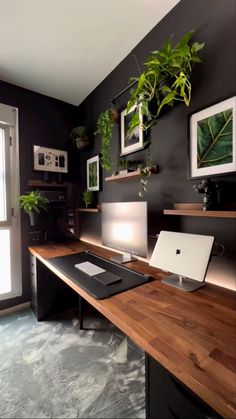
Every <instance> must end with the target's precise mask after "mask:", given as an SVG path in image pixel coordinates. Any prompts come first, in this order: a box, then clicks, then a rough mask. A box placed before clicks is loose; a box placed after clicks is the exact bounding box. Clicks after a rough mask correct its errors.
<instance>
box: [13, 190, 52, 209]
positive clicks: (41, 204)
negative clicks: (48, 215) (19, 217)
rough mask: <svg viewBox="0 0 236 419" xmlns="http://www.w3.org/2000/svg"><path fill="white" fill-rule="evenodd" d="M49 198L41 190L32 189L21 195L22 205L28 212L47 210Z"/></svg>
mask: <svg viewBox="0 0 236 419" xmlns="http://www.w3.org/2000/svg"><path fill="white" fill-rule="evenodd" d="M48 202H49V201H48V199H47V198H45V197H44V196H43V195H42V193H41V192H40V191H32V192H29V193H28V194H25V195H21V196H20V197H19V204H20V207H21V208H23V210H24V211H25V213H26V214H29V213H30V212H37V213H38V214H39V213H40V211H41V210H44V211H47V204H48Z"/></svg>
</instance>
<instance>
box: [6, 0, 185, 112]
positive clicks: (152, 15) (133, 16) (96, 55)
mask: <svg viewBox="0 0 236 419" xmlns="http://www.w3.org/2000/svg"><path fill="white" fill-rule="evenodd" d="M178 1H179V0H0V16H1V21H0V40H1V42H0V79H1V80H4V81H7V82H9V83H13V84H16V85H18V86H22V87H25V88H27V89H31V90H34V91H36V92H39V93H43V94H45V95H48V96H52V97H54V98H57V99H61V100H64V101H65V102H68V103H72V104H74V105H78V104H80V103H81V102H82V101H83V99H84V98H85V97H86V96H87V95H88V94H89V93H90V92H91V91H92V90H93V89H94V88H95V87H96V86H97V85H98V84H99V83H100V82H101V81H102V80H103V79H104V78H105V77H106V76H107V75H108V74H109V73H110V72H111V71H112V70H113V69H114V68H115V67H116V66H117V65H118V64H119V63H120V62H121V61H122V59H123V58H125V57H126V55H127V54H128V53H129V52H130V51H131V50H132V49H133V48H134V47H135V45H137V44H138V42H139V41H141V39H142V38H143V37H144V36H145V35H146V34H147V33H148V32H149V31H150V30H151V29H152V28H153V27H154V26H155V25H156V24H157V23H158V22H159V21H160V20H161V19H162V18H163V16H165V15H166V14H167V13H168V12H169V11H170V10H171V9H172V8H173V7H174V6H175V5H176V4H177V3H178Z"/></svg>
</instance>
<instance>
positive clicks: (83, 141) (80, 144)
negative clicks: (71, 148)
mask: <svg viewBox="0 0 236 419" xmlns="http://www.w3.org/2000/svg"><path fill="white" fill-rule="evenodd" d="M74 145H75V147H76V148H77V150H79V151H81V150H84V149H85V148H87V147H88V146H89V145H90V141H89V137H87V136H86V137H78V138H75V139H74Z"/></svg>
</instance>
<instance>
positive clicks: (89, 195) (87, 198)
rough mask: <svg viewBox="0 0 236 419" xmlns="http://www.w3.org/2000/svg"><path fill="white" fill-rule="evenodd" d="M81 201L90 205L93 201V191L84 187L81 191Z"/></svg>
mask: <svg viewBox="0 0 236 419" xmlns="http://www.w3.org/2000/svg"><path fill="white" fill-rule="evenodd" d="M83 201H84V202H85V204H86V205H91V204H92V203H93V201H94V193H93V192H92V191H89V190H88V189H86V190H85V191H84V193H83Z"/></svg>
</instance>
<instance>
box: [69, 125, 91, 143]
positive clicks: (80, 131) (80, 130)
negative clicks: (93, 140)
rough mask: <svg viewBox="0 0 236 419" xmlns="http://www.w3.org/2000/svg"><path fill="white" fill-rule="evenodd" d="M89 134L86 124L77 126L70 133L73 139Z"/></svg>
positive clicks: (85, 136)
mask: <svg viewBox="0 0 236 419" xmlns="http://www.w3.org/2000/svg"><path fill="white" fill-rule="evenodd" d="M87 136H88V134H87V131H86V128H85V127H84V126H79V127H75V128H73V130H72V131H71V133H70V138H72V139H73V140H75V139H76V138H87Z"/></svg>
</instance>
